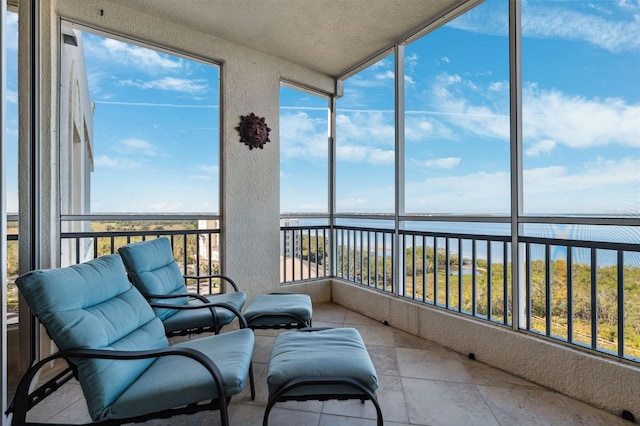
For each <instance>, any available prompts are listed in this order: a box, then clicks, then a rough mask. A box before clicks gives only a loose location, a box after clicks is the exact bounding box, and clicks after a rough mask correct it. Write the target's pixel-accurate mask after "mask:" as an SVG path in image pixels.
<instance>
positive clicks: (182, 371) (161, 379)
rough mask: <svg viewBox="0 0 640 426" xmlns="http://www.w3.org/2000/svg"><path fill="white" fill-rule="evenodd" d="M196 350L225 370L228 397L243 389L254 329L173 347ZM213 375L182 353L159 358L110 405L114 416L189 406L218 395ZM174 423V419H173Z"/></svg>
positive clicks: (209, 337) (222, 370)
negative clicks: (194, 402)
mask: <svg viewBox="0 0 640 426" xmlns="http://www.w3.org/2000/svg"><path fill="white" fill-rule="evenodd" d="M178 346H183V347H188V348H193V349H196V350H198V351H200V352H202V353H204V354H206V355H207V356H209V357H210V358H211V359H213V360H214V361H215V363H216V365H217V366H218V367H219V369H220V372H221V373H222V376H223V379H224V383H225V391H226V394H227V396H229V397H230V396H232V395H235V394H237V393H239V392H240V391H242V389H243V387H244V386H245V382H246V380H247V373H248V371H249V367H250V364H251V355H252V353H253V347H254V336H253V332H252V331H251V330H250V329H248V328H243V329H240V330H236V331H230V332H228V333H222V334H218V335H215V336H208V337H203V338H199V339H193V340H189V341H186V342H183V343H179V344H176V345H173V347H178ZM213 383H214V382H213V381H212V378H211V374H209V372H208V371H207V370H206V369H205V368H204V367H203V366H202V365H200V364H198V363H197V362H196V361H194V360H192V359H190V358H186V357H181V356H166V357H162V358H158V361H156V362H155V363H154V364H153V365H152V366H151V367H149V369H148V370H147V371H145V372H144V374H143V375H142V376H141V377H140V379H139V380H138V381H137V382H136V383H134V384H133V385H132V386H131V388H130V389H127V391H126V392H125V393H124V394H123V395H122V396H121V397H120V398H119V399H118V400H117V401H116V402H115V403H114V404H113V406H112V407H111V408H110V416H112V417H113V418H125V417H130V416H132V415H137V414H138V413H140V411H141V410H142V411H144V412H149V413H153V412H157V411H159V410H161V409H164V408H166V407H167V406H180V405H186V404H189V403H191V402H193V401H204V400H208V399H211V398H215V397H217V396H218V394H217V390H216V388H215V386H214V384H213ZM169 423H172V422H169Z"/></svg>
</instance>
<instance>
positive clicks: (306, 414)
mask: <svg viewBox="0 0 640 426" xmlns="http://www.w3.org/2000/svg"><path fill="white" fill-rule="evenodd" d="M319 421H320V413H319V412H317V413H316V412H310V411H298V410H289V409H283V408H279V407H274V408H273V410H271V413H270V414H269V426H293V425H295V426H317V425H318V423H319ZM261 424H262V423H253V424H252V425H251V426H257V425H261ZM234 426H235V425H234ZM247 426H249V425H247Z"/></svg>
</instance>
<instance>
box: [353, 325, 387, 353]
mask: <svg viewBox="0 0 640 426" xmlns="http://www.w3.org/2000/svg"><path fill="white" fill-rule="evenodd" d="M345 327H349V328H355V329H356V330H358V332H360V336H362V340H363V341H364V344H365V345H367V346H369V345H375V346H389V347H393V343H394V339H393V330H392V329H391V328H390V327H387V326H384V325H373V326H372V325H360V324H351V325H347V324H345Z"/></svg>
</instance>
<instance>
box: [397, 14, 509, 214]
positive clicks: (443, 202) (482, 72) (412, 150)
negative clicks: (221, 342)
mask: <svg viewBox="0 0 640 426" xmlns="http://www.w3.org/2000/svg"><path fill="white" fill-rule="evenodd" d="M507 8H508V3H507V2H504V1H501V2H496V1H489V2H486V3H483V4H481V5H479V6H477V7H475V8H474V9H473V10H471V11H469V12H467V13H465V14H464V15H462V16H460V17H458V18H457V19H455V20H453V21H451V22H450V23H448V24H447V25H445V26H443V27H441V28H439V29H437V30H435V31H433V32H431V33H429V34H427V35H426V36H424V37H422V38H421V39H419V40H417V41H415V42H413V43H411V44H409V45H407V46H406V48H405V78H404V84H405V98H406V107H405V108H406V109H405V185H406V186H405V191H406V192H405V210H406V212H407V213H430V214H434V213H435V214H500V215H505V214H509V211H510V196H509V194H510V192H509V191H510V187H509V176H510V173H509V166H510V165H509V141H510V139H509V136H510V125H509V56H508V54H509V40H508V19H507V13H508V9H507Z"/></svg>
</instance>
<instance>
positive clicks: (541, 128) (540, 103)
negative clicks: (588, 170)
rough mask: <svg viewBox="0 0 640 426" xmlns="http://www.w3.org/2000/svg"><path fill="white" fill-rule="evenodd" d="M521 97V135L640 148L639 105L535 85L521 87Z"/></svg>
mask: <svg viewBox="0 0 640 426" xmlns="http://www.w3.org/2000/svg"><path fill="white" fill-rule="evenodd" d="M523 98H524V99H523V118H522V120H523V129H524V136H525V138H533V139H551V140H555V141H556V142H557V143H559V144H562V145H566V146H569V147H572V148H587V147H594V146H604V145H610V144H619V145H625V146H629V147H640V139H639V138H638V135H639V133H640V105H629V104H626V103H625V102H624V100H622V99H618V98H606V99H599V98H592V99H588V98H585V97H583V96H567V95H565V94H563V93H562V92H559V91H556V90H551V91H549V90H546V91H545V90H538V89H537V87H536V86H535V85H529V86H528V87H526V88H525V89H523Z"/></svg>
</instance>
